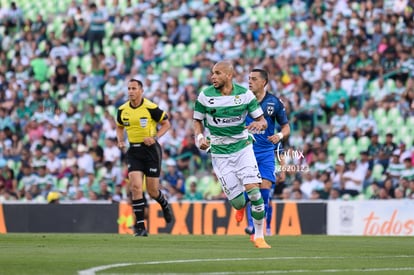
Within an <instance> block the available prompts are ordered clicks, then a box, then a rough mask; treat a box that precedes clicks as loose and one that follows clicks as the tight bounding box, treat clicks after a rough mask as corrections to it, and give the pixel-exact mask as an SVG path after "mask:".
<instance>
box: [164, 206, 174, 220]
mask: <svg viewBox="0 0 414 275" xmlns="http://www.w3.org/2000/svg"><path fill="white" fill-rule="evenodd" d="M162 213H163V214H164V219H165V221H166V222H167V223H170V222H172V213H171V208H170V206H169V205H167V206H166V207H164V208H163V209H162Z"/></svg>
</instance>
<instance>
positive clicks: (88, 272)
mask: <svg viewBox="0 0 414 275" xmlns="http://www.w3.org/2000/svg"><path fill="white" fill-rule="evenodd" d="M353 258H359V257H346V256H336V257H329V256H326V257H323V256H311V257H305V256H303V257H270V258H260V259H258V258H228V259H183V260H171V261H151V262H141V263H118V264H110V265H101V266H96V267H92V268H89V269H84V270H81V271H79V272H78V275H95V273H96V272H98V271H103V270H107V269H111V268H116V267H123V266H130V265H159V264H177V263H198V262H228V261H246V260H247V261H249V260H254V261H257V260H262V261H263V260H330V259H353ZM364 258H365V259H390V258H414V255H390V256H366V257H364ZM382 269H384V270H382ZM405 270H407V271H411V270H414V267H401V268H400V267H396V268H391V267H390V268H361V269H322V270H311V269H309V270H305V269H299V270H273V271H272V270H270V271H269V270H267V271H255V272H240V271H238V272H209V273H196V274H199V275H228V274H285V273H295V272H296V273H304V272H323V273H335V272H364V271H365V272H375V271H405ZM117 274H118V273H117ZM158 274H163V275H175V274H195V273H158ZM118 275H119V274H118Z"/></svg>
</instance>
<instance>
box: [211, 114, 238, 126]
mask: <svg viewBox="0 0 414 275" xmlns="http://www.w3.org/2000/svg"><path fill="white" fill-rule="evenodd" d="M213 121H214V123H216V124H217V125H219V124H227V123H234V122H238V121H242V116H237V117H230V118H218V117H213Z"/></svg>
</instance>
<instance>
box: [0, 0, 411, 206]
mask: <svg viewBox="0 0 414 275" xmlns="http://www.w3.org/2000/svg"><path fill="white" fill-rule="evenodd" d="M0 3H3V4H2V5H0V167H1V168H0V169H1V173H0V174H1V175H0V201H5V200H18V201H36V202H44V201H46V199H47V195H48V193H50V192H58V193H59V194H60V198H61V200H71V201H81V202H83V201H94V200H111V201H114V202H117V201H120V200H125V199H127V195H128V194H127V193H128V191H127V190H128V182H127V180H126V173H127V172H126V171H127V170H126V165H125V162H124V155H123V153H122V152H121V151H120V149H119V148H117V146H116V133H115V128H116V123H115V116H116V109H117V107H118V106H119V105H120V104H121V103H122V102H123V101H125V100H127V90H126V83H127V80H128V79H130V78H137V79H140V80H142V81H143V83H144V90H145V91H146V92H145V97H147V98H149V99H151V100H153V101H154V102H156V103H157V104H158V105H159V106H160V108H161V109H163V110H166V111H167V112H168V113H169V114H170V118H171V123H172V128H171V130H170V131H169V133H168V134H167V135H165V136H164V137H163V138H161V139H160V141H159V142H160V143H161V145H162V146H163V149H164V156H163V158H164V161H163V169H162V170H163V172H162V177H161V178H162V186H163V192H165V194H166V195H167V196H168V197H169V199H170V201H171V200H201V199H207V200H210V199H224V195H223V193H222V190H221V186H220V183H219V181H218V180H217V178H216V177H215V176H214V174H213V173H212V171H211V164H210V162H209V156H208V155H207V154H206V153H205V152H203V151H200V150H199V149H198V148H197V147H196V145H195V143H194V136H193V132H192V125H191V118H192V108H193V103H194V101H195V98H196V97H197V94H198V92H199V91H200V89H202V88H203V87H205V86H206V85H209V83H210V82H209V77H208V76H209V71H210V67H211V65H212V64H214V63H215V62H217V61H219V60H223V59H227V60H232V61H233V62H234V66H235V69H236V72H237V74H236V76H235V81H237V82H238V83H240V84H242V85H245V86H247V80H248V74H249V72H250V70H251V69H253V68H264V69H266V70H267V71H268V72H269V75H270V77H271V79H270V83H269V85H268V86H269V87H268V89H269V91H271V92H272V93H274V94H275V95H277V96H279V97H280V98H281V99H282V100H283V102H284V104H285V108H286V111H287V113H288V115H289V117H290V123H291V125H292V129H293V130H294V132H293V133H292V135H291V136H290V138H289V140H288V141H287V142H286V143H285V144H284V145H283V146H284V151H283V152H279V153H278V154H277V156H276V157H277V159H278V160H281V159H282V158H283V159H284V160H285V162H284V164H283V165H279V166H278V167H276V171H278V172H279V173H285V175H286V178H285V180H284V182H278V183H277V186H276V188H275V193H274V198H275V199H283V200H285V199H295V200H302V199H303V200H314V199H392V198H395V199H414V148H413V141H414V81H413V79H414V59H413V56H414V47H413V44H414V18H413V14H414V13H413V8H414V3H413V1H407V0H384V1H374V0H367V1H352V0H348V1H346V0H329V1H322V0H306V1H301V0H293V1H288V0H285V1H275V0H265V1H255V0H239V1H223V0H219V1H201V0H193V1H191V0H189V1H185V0H170V1H142V0H138V1H133V0H124V1H123V0H119V1H118V0H114V1H112V3H109V1H105V0H102V1H97V2H96V3H95V2H91V1H88V0H84V1H82V2H80V1H76V0H72V1H57V2H56V3H55V2H54V1H49V2H47V1H44V0H39V1H36V2H33V1H28V0H27V1H24V0H20V1H18V0H17V1H15V2H9V1H2V2H0ZM50 3H51V4H50Z"/></svg>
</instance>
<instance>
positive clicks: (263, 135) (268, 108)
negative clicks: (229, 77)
mask: <svg viewBox="0 0 414 275" xmlns="http://www.w3.org/2000/svg"><path fill="white" fill-rule="evenodd" d="M268 83H269V76H268V73H267V72H266V71H265V70H262V69H253V70H252V71H251V72H250V74H249V89H250V90H252V92H253V93H254V95H255V96H256V99H257V101H258V102H259V103H260V106H261V108H262V110H263V112H264V118H265V119H266V121H267V126H268V127H267V129H266V130H264V131H261V132H259V133H255V134H254V139H255V142H254V143H253V150H254V154H255V156H256V161H257V164H258V166H259V171H260V175H261V176H262V184H261V185H260V192H261V194H262V198H263V201H264V204H265V212H266V213H270V211H269V203H270V200H271V188H272V185H274V184H275V183H276V175H275V165H276V162H275V150H280V149H281V144H280V143H279V142H281V141H283V139H284V138H286V137H287V136H289V134H290V126H289V120H288V118H287V115H286V111H285V107H284V105H283V103H282V101H280V99H279V98H277V97H276V96H274V95H272V94H270V93H269V92H267V91H266V86H267V84H268ZM252 121H253V119H252V118H251V117H249V116H248V117H247V119H246V122H247V125H249V123H251V122H252ZM277 129H281V130H280V131H278V132H276V130H277ZM275 132H276V133H275ZM282 147H283V146H282ZM277 155H278V156H279V155H280V154H277ZM247 212H249V209H247ZM243 216H244V209H241V210H238V211H237V213H236V220H237V222H241V221H242V220H243ZM270 220H271V219H270V218H269V217H268V218H267V228H268V229H269V230H267V231H268V232H270ZM248 224H249V226H248V227H247V228H246V233H248V234H253V233H254V232H255V231H254V230H253V229H254V228H253V227H252V221H251V220H250V216H249V215H248Z"/></svg>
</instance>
